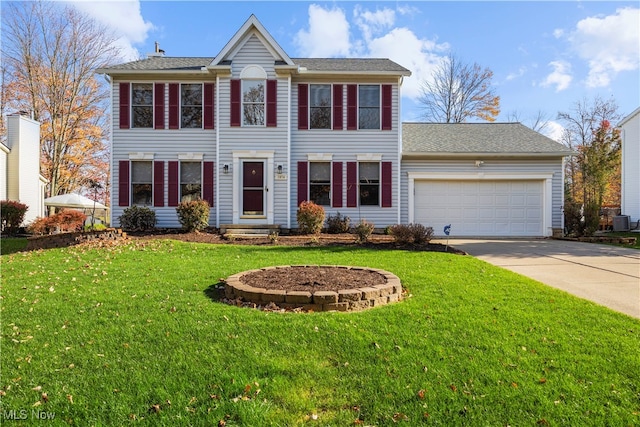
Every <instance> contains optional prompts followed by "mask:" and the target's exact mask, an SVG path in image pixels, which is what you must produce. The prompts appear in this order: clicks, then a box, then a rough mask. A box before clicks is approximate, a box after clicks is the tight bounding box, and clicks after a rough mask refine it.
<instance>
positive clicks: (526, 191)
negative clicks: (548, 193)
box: [413, 180, 545, 236]
mask: <svg viewBox="0 0 640 427" xmlns="http://www.w3.org/2000/svg"><path fill="white" fill-rule="evenodd" d="M414 189H415V203H414V219H413V222H418V223H421V224H425V225H428V226H431V227H433V228H434V230H438V231H439V230H443V229H444V226H445V225H448V224H451V231H452V234H453V235H455V236H543V235H544V225H545V224H544V181H541V180H514V181H507V180H449V181H446V180H418V181H416V182H415V187H414Z"/></svg>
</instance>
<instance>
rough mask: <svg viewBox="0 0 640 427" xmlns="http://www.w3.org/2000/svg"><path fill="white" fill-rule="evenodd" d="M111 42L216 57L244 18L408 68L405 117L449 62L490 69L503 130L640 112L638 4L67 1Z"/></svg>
mask: <svg viewBox="0 0 640 427" xmlns="http://www.w3.org/2000/svg"><path fill="white" fill-rule="evenodd" d="M70 3H71V4H72V5H73V6H74V7H77V8H78V9H80V10H82V11H84V12H86V13H88V14H89V15H91V16H93V17H94V18H95V19H96V20H98V21H99V22H101V23H103V24H105V25H106V26H108V27H109V28H110V29H111V30H112V31H113V32H114V34H115V35H117V37H118V45H119V46H120V47H121V48H122V60H123V62H127V61H130V60H135V59H139V58H144V57H146V54H147V53H151V52H153V51H154V43H155V42H158V43H159V44H160V48H161V49H163V50H164V51H165V52H166V55H167V56H202V57H214V56H216V55H217V54H218V52H220V50H222V48H223V47H224V45H225V44H226V43H227V42H228V41H229V40H230V39H231V38H232V37H233V35H234V34H235V33H236V31H237V30H238V29H239V28H240V27H241V26H242V24H243V23H244V22H245V21H246V20H247V19H248V18H249V16H251V14H254V15H256V17H257V18H258V20H259V21H260V22H261V23H262V24H263V26H264V27H265V28H266V29H267V31H269V33H270V34H271V35H272V36H273V38H274V39H275V40H276V41H277V42H278V43H279V44H280V46H281V47H282V48H283V49H284V51H285V52H286V53H287V54H288V55H289V56H290V57H292V58H296V57H318V58H332V57H372V58H389V59H391V60H393V61H395V62H397V63H398V64H400V65H402V66H404V67H405V68H407V69H409V70H410V71H411V72H412V75H411V77H408V78H405V79H404V81H403V85H402V97H403V98H402V120H403V121H421V120H424V118H423V117H422V116H421V112H422V110H421V108H420V103H419V102H418V98H419V95H420V87H421V82H423V81H425V79H428V78H429V76H430V75H431V73H432V72H433V70H434V67H436V66H437V64H439V62H440V61H442V60H443V58H445V57H446V56H448V55H450V54H453V55H455V56H456V57H457V58H458V59H460V60H461V61H462V62H464V63H468V64H473V63H477V64H478V65H480V66H481V67H482V68H489V69H490V70H491V71H493V78H492V84H493V86H494V91H495V92H496V94H497V95H499V96H500V101H501V102H500V104H501V105H500V107H501V113H500V115H499V116H498V118H497V121H499V122H507V121H513V120H514V117H515V118H517V119H518V120H519V121H521V122H523V123H524V124H526V125H530V124H531V122H532V121H533V120H534V118H535V117H536V116H537V115H538V114H539V113H541V114H543V115H544V116H545V117H546V118H547V119H548V121H549V125H548V126H547V128H546V129H545V131H544V133H545V134H547V135H548V136H550V137H552V138H554V139H558V138H559V134H560V132H561V130H562V125H561V122H558V121H557V120H556V117H557V114H558V112H571V111H572V110H573V109H574V108H575V105H576V103H577V102H581V101H587V102H592V101H593V100H594V99H595V98H596V97H600V98H602V99H604V100H609V99H613V100H615V102H616V103H617V105H618V107H619V110H618V111H619V113H620V114H621V115H622V117H624V116H626V115H628V114H630V113H631V112H633V111H634V110H635V109H636V108H638V107H640V70H639V67H640V2H638V1H637V0H636V1H533V2H527V1H495V2H488V1H467V2H463V1H395V2H379V1H345V2H343V1H334V2H306V1H286V2H274V1H253V2H248V1H247V2H245V1H235V2H225V1H115V0H114V1H102V2H101V1H88V0H77V1H71V2H70Z"/></svg>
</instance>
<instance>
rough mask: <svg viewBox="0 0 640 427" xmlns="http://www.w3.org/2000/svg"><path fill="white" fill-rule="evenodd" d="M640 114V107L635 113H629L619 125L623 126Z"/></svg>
mask: <svg viewBox="0 0 640 427" xmlns="http://www.w3.org/2000/svg"><path fill="white" fill-rule="evenodd" d="M638 114H640V107H638V108H636V109H635V110H634V111H633V113H631V114H629V115H628V116H627V117H625V118H624V119H622V121H621V122H620V124H619V125H618V126H623V125H625V124H626V123H627V122H628V121H629V120H631V119H633V118H634V117H635V116H636V115H638Z"/></svg>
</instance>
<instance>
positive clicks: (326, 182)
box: [309, 162, 331, 206]
mask: <svg viewBox="0 0 640 427" xmlns="http://www.w3.org/2000/svg"><path fill="white" fill-rule="evenodd" d="M330 195H331V162H310V163H309V200H311V201H312V202H313V203H315V204H317V205H321V206H329V205H330V204H331V196H330Z"/></svg>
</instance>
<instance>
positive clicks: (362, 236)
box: [353, 219, 374, 243]
mask: <svg viewBox="0 0 640 427" xmlns="http://www.w3.org/2000/svg"><path fill="white" fill-rule="evenodd" d="M373 228H374V226H373V223H372V222H367V220H365V219H361V220H360V222H358V224H357V225H356V226H355V227H353V233H354V234H355V235H356V236H357V241H358V243H365V242H366V241H368V240H369V237H371V233H373Z"/></svg>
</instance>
